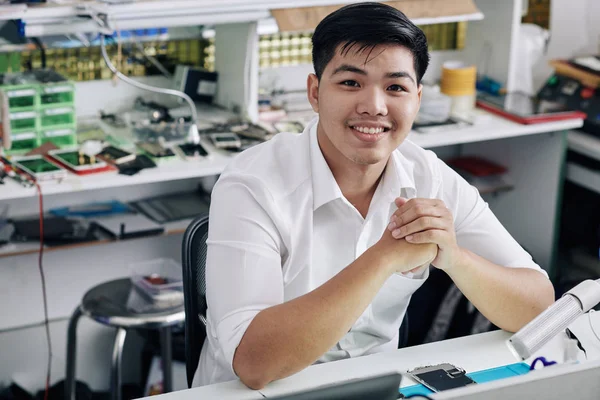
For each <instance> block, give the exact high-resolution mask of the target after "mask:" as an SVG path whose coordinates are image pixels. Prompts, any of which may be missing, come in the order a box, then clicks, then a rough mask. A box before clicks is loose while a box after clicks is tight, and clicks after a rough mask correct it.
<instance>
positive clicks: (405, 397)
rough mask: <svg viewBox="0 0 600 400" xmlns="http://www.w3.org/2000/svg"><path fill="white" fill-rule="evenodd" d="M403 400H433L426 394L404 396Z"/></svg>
mask: <svg viewBox="0 0 600 400" xmlns="http://www.w3.org/2000/svg"><path fill="white" fill-rule="evenodd" d="M402 398H403V399H416V398H420V399H428V400H433V399H432V398H431V397H429V396H427V395H426V394H411V395H410V396H404V397H402Z"/></svg>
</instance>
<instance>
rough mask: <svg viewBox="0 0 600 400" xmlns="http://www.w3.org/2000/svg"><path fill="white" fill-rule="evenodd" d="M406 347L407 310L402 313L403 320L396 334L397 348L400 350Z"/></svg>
mask: <svg viewBox="0 0 600 400" xmlns="http://www.w3.org/2000/svg"><path fill="white" fill-rule="evenodd" d="M406 346H408V310H406V312H405V313H404V318H402V324H401V325H400V330H399V332H398V348H399V349H401V348H403V347H406Z"/></svg>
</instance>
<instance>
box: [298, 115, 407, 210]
mask: <svg viewBox="0 0 600 400" xmlns="http://www.w3.org/2000/svg"><path fill="white" fill-rule="evenodd" d="M318 122H319V118H318V117H315V118H314V119H313V120H312V121H310V122H309V123H308V124H307V126H306V129H305V134H308V135H309V143H310V163H311V177H312V187H313V211H315V210H317V209H318V208H319V207H321V206H322V205H324V204H327V203H329V202H331V201H333V200H336V199H339V198H342V197H343V194H342V191H341V190H340V187H339V186H338V184H337V182H336V180H335V178H334V177H333V173H332V172H331V169H330V168H329V165H327V161H325V157H324V156H323V153H322V152H321V148H320V147H319V142H318V140H317V125H318ZM401 147H402V146H400V147H399V148H398V149H396V150H395V151H394V152H392V154H391V156H390V159H389V160H388V164H387V166H386V168H385V172H384V174H383V178H382V181H381V183H380V185H381V195H382V198H383V199H385V201H393V199H395V198H396V197H399V196H405V197H407V198H412V197H415V196H416V188H415V182H414V179H413V176H412V175H413V167H414V165H413V162H411V161H409V160H408V159H406V157H404V155H402V153H401V151H400V150H399V149H400V148H401Z"/></svg>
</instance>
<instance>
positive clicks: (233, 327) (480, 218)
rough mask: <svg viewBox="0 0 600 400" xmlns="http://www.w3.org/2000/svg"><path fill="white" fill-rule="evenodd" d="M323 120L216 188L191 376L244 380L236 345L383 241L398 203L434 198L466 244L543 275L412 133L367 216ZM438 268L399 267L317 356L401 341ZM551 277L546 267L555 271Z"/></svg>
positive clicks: (239, 160) (264, 151)
mask: <svg viewBox="0 0 600 400" xmlns="http://www.w3.org/2000/svg"><path fill="white" fill-rule="evenodd" d="M316 126H317V118H315V119H314V120H313V121H311V123H309V124H308V125H307V127H306V129H305V131H304V132H303V133H302V134H291V133H289V134H288V133H280V134H278V135H277V136H275V137H274V138H273V139H271V140H270V141H268V142H266V143H263V144H260V145H258V146H255V147H253V148H251V149H249V150H246V151H244V152H243V153H241V154H240V155H238V156H237V157H236V158H235V159H234V160H233V161H232V162H231V163H230V164H229V165H228V166H227V168H226V169H225V171H224V172H223V174H222V175H221V177H220V178H219V180H218V182H217V184H216V185H215V187H214V189H213V193H212V201H211V207H210V217H209V218H210V229H209V235H208V242H207V243H208V256H207V262H206V287H207V293H206V294H207V303H208V312H207V314H208V315H207V320H208V325H207V339H206V340H205V342H204V346H203V348H202V354H201V357H200V362H199V366H198V370H197V371H196V375H195V379H194V384H195V385H207V384H212V383H217V382H222V381H227V380H232V379H236V375H235V373H234V371H233V367H232V363H233V356H234V352H235V350H236V348H237V346H238V345H239V343H240V341H241V339H242V336H243V335H244V333H245V331H246V329H247V328H248V326H249V325H250V322H251V321H252V319H253V318H254V317H255V316H256V315H257V314H258V313H259V312H260V311H261V310H264V309H266V308H268V307H271V306H274V305H277V304H281V303H283V302H286V301H289V300H292V299H294V298H296V297H299V296H302V295H304V294H306V293H308V292H310V291H312V290H314V289H315V288H317V287H319V286H320V285H322V284H323V283H325V282H326V281H327V280H329V279H330V278H332V277H333V276H335V275H336V274H337V273H338V272H340V271H341V270H342V269H343V268H344V267H346V266H347V265H349V264H350V263H352V262H353V261H354V260H356V258H358V257H359V256H360V255H361V254H362V253H363V252H364V251H365V250H366V249H367V248H369V247H370V246H372V245H373V244H375V243H376V242H377V241H378V240H379V239H380V238H381V235H382V234H383V232H384V230H385V229H386V227H387V225H388V223H389V219H390V216H391V215H392V214H393V212H394V211H395V210H396V205H395V203H394V199H395V198H396V197H398V196H403V197H406V198H414V197H420V198H437V199H441V200H443V201H444V203H445V204H446V206H447V207H448V208H449V209H450V210H451V211H452V214H453V216H454V226H455V229H456V236H457V240H458V244H459V246H461V247H464V248H466V249H469V250H471V251H473V252H474V253H476V254H479V255H480V256H482V257H484V258H486V259H488V260H490V261H492V262H494V263H496V264H499V265H503V266H506V267H524V268H533V269H537V270H540V271H541V272H542V273H545V272H544V271H543V270H542V269H541V268H540V267H539V266H538V265H537V264H535V263H534V262H533V261H532V259H531V256H530V255H529V254H528V253H527V252H526V251H524V250H523V248H522V247H521V246H520V245H519V244H518V243H517V242H516V241H515V240H514V239H513V238H512V237H511V235H510V234H509V233H508V232H507V231H506V230H505V229H504V227H503V226H502V225H501V224H500V222H499V221H498V220H497V219H496V217H495V216H494V215H493V214H492V212H491V211H490V209H489V208H488V206H487V203H485V201H483V199H482V198H481V197H480V196H479V193H478V192H477V190H476V189H475V188H474V187H472V186H471V185H469V184H468V183H467V182H466V181H465V180H464V179H463V178H462V177H460V176H459V175H458V174H457V173H456V172H454V171H453V170H452V169H450V168H449V167H448V166H446V164H444V162H442V161H441V160H439V159H438V158H437V157H436V155H435V153H433V152H431V151H427V150H424V149H422V148H420V147H419V146H417V145H415V144H414V143H412V142H411V141H409V140H405V141H404V142H403V143H402V145H401V146H400V147H398V149H397V150H395V151H394V152H393V153H392V155H391V157H390V160H389V162H388V164H387V166H386V169H385V172H384V176H383V179H381V180H380V183H379V186H378V187H377V189H376V191H375V194H374V196H373V199H372V201H371V204H370V207H369V211H368V213H367V216H366V218H363V217H362V216H361V214H360V213H359V212H358V211H357V210H356V208H354V206H353V205H352V204H350V203H349V202H348V201H347V200H346V198H344V196H343V195H342V192H341V191H340V188H339V186H338V185H337V183H336V181H335V179H334V177H333V174H332V173H331V170H330V169H329V167H328V165H327V163H326V162H325V159H324V157H323V154H322V153H321V150H320V148H319V145H318V143H317V136H316V130H317V129H316ZM428 276H429V269H425V270H424V271H423V272H422V273H420V274H418V275H416V276H410V275H408V276H407V275H402V274H394V275H393V276H391V277H390V278H389V279H388V280H387V281H386V283H385V284H384V285H383V287H382V288H381V290H380V291H379V293H378V294H377V295H376V296H375V298H374V299H373V301H372V302H371V304H370V305H369V306H368V307H367V309H366V310H365V311H364V312H363V314H362V315H361V316H360V317H359V318H358V320H357V321H356V322H355V323H354V325H353V327H352V328H351V330H350V331H349V332H348V333H347V334H346V335H345V336H344V337H343V338H341V339H340V341H339V342H338V343H337V344H336V345H335V346H333V347H332V348H331V349H330V350H329V351H328V352H327V353H325V354H324V355H323V356H322V357H321V358H320V359H319V361H318V362H326V361H332V360H339V359H343V358H348V357H356V356H361V355H366V354H371V353H375V352H381V351H390V350H394V349H396V348H397V345H398V330H399V327H400V324H401V322H402V319H403V317H404V313H405V311H406V308H407V306H408V302H409V300H410V297H411V295H412V294H413V293H414V292H415V291H416V290H417V289H418V288H419V287H420V286H421V285H422V284H423V282H424V281H425V279H427V277H428ZM546 276H547V275H546Z"/></svg>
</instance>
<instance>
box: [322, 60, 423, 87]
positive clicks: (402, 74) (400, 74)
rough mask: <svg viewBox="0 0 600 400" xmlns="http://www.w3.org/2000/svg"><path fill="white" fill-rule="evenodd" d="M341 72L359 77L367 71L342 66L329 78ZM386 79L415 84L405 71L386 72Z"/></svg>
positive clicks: (345, 65)
mask: <svg viewBox="0 0 600 400" xmlns="http://www.w3.org/2000/svg"><path fill="white" fill-rule="evenodd" d="M341 72H354V73H355V74H360V75H365V76H366V75H368V74H367V71H365V70H364V69H360V68H358V67H355V66H353V65H350V64H342V65H340V66H339V67H337V68H336V69H335V70H334V71H333V72H332V73H331V76H333V75H335V74H339V73H341ZM385 77H386V78H392V79H394V78H396V79H397V78H408V79H410V80H411V81H412V82H413V83H415V80H414V78H413V77H412V76H411V75H410V74H409V73H408V72H406V71H399V72H388V73H387V74H385Z"/></svg>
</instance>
